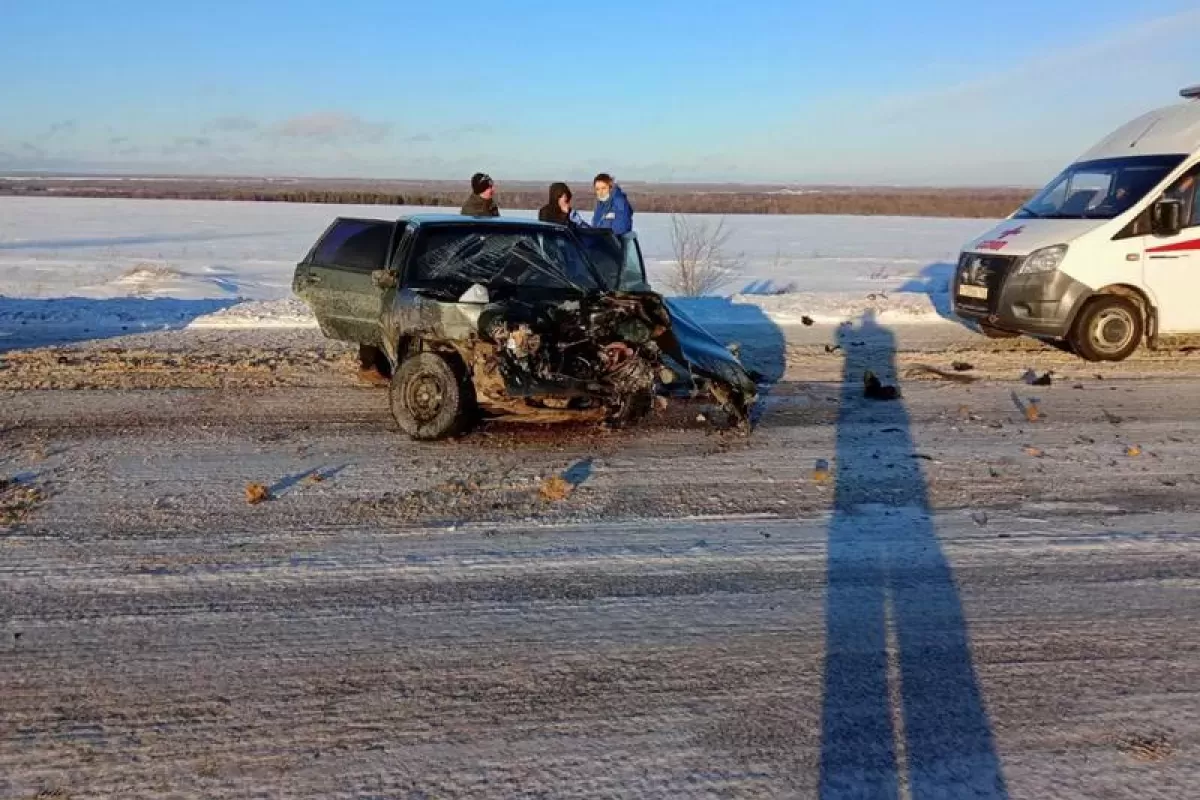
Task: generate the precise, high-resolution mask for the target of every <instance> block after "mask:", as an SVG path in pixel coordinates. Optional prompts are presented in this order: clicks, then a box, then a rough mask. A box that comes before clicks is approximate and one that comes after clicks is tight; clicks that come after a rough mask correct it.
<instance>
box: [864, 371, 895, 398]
mask: <svg viewBox="0 0 1200 800" xmlns="http://www.w3.org/2000/svg"><path fill="white" fill-rule="evenodd" d="M863 396H864V397H866V398H867V399H868V400H895V399H897V398H898V397H900V390H899V389H897V388H896V387H895V386H887V385H885V384H884V383H883V382H882V381H880V380H879V377H878V376H877V375H876V374H875V373H874V372H871V370H867V371H866V372H864V373H863Z"/></svg>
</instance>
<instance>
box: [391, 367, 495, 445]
mask: <svg viewBox="0 0 1200 800" xmlns="http://www.w3.org/2000/svg"><path fill="white" fill-rule="evenodd" d="M389 399H390V401H391V406H392V416H393V417H395V419H396V424H397V425H399V426H400V430H402V431H404V432H405V433H407V434H408V435H409V436H411V437H412V438H414V439H422V440H430V439H443V438H445V437H447V436H454V435H456V434H458V433H461V432H462V431H463V430H465V429H466V427H467V425H468V423H469V422H470V419H471V412H472V410H473V407H474V403H475V396H474V392H473V391H472V386H471V382H470V380H469V378H468V377H467V374H466V370H465V369H463V368H462V365H461V364H459V363H457V361H456V360H455V361H452V360H450V359H447V358H443V357H442V356H440V355H438V354H437V353H418V354H416V355H415V356H413V357H412V358H410V359H408V360H407V361H405V362H404V363H403V364H401V365H400V369H398V370H396V374H395V375H394V376H393V377H392V385H391V389H390V391H389Z"/></svg>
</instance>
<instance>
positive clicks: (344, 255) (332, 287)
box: [296, 219, 403, 346]
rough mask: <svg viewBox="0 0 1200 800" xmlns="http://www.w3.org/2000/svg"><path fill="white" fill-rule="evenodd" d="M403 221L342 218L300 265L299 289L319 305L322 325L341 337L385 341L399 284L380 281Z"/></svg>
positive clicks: (328, 332) (361, 341)
mask: <svg viewBox="0 0 1200 800" xmlns="http://www.w3.org/2000/svg"><path fill="white" fill-rule="evenodd" d="M402 232H403V223H393V222H385V221H382V220H363V219H339V220H337V221H336V222H335V223H334V224H333V225H332V226H331V227H330V229H329V230H328V231H327V232H326V234H325V236H324V237H322V239H321V241H320V242H319V243H318V244H317V246H316V247H315V248H314V249H313V252H312V253H311V254H310V256H309V258H308V260H307V262H306V263H305V264H304V265H303V268H302V270H301V271H298V274H297V278H296V284H297V293H298V294H300V295H301V297H303V298H304V299H305V300H306V301H307V302H308V303H309V304H310V306H311V307H312V308H313V311H314V313H315V314H316V315H317V319H318V320H319V321H320V324H321V328H322V330H323V331H324V332H325V334H326V335H328V336H330V337H333V338H335V339H342V340H344V341H348V342H357V343H359V344H371V345H376V346H378V345H380V344H382V333H381V331H380V327H379V320H380V316H381V315H382V313H383V309H384V307H385V303H387V302H389V301H390V296H391V294H392V293H393V292H394V291H395V286H394V285H391V286H384V285H380V284H379V283H378V282H377V278H376V273H377V272H380V271H382V270H386V269H387V268H388V264H389V261H390V256H391V252H392V249H393V248H394V246H395V244H396V242H398V241H399V236H400V234H401V233H402Z"/></svg>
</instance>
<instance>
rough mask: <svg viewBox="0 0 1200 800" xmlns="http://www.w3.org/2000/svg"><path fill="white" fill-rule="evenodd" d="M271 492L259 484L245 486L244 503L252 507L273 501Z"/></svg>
mask: <svg viewBox="0 0 1200 800" xmlns="http://www.w3.org/2000/svg"><path fill="white" fill-rule="evenodd" d="M273 499H274V498H273V497H272V496H271V490H270V489H268V488H267V487H266V486H265V485H263V484H261V483H247V484H246V502H247V503H249V504H250V505H252V506H256V505H258V504H259V503H265V502H266V501H268V500H273Z"/></svg>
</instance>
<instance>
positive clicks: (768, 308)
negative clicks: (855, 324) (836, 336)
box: [730, 292, 949, 325]
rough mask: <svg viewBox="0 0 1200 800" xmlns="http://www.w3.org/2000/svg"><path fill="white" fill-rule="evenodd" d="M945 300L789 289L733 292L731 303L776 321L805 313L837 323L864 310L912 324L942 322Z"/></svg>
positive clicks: (788, 321) (799, 319) (796, 319)
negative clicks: (770, 292) (772, 292)
mask: <svg viewBox="0 0 1200 800" xmlns="http://www.w3.org/2000/svg"><path fill="white" fill-rule="evenodd" d="M945 300H946V302H945V303H942V302H938V301H937V298H934V297H930V296H929V295H923V294H913V293H907V292H898V293H895V294H888V293H884V292H878V293H874V294H869V295H866V296H864V295H861V294H849V293H842V292H837V293H834V292H821V293H818V292H793V293H790V294H781V295H745V294H739V295H734V296H733V297H732V298H730V302H731V303H733V304H735V305H747V306H754V307H755V308H758V309H760V310H761V311H762V313H763V315H764V316H766V317H767V318H769V319H770V320H771V321H772V322H774V323H776V324H777V325H801V324H807V323H805V322H804V318H805V317H808V318H809V319H811V320H812V322H813V323H816V324H817V325H840V324H842V323H843V322H852V321H854V320H858V319H861V318H862V316H863V314H865V313H867V312H868V311H870V312H873V313H874V314H875V318H876V320H878V321H879V322H880V323H883V324H889V323H890V324H894V325H913V324H930V323H932V324H936V323H941V322H945V321H946V319H945V317H946V314H947V313H948V311H949V308H948V306H949V295H948V294H947V295H946V297H945Z"/></svg>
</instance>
